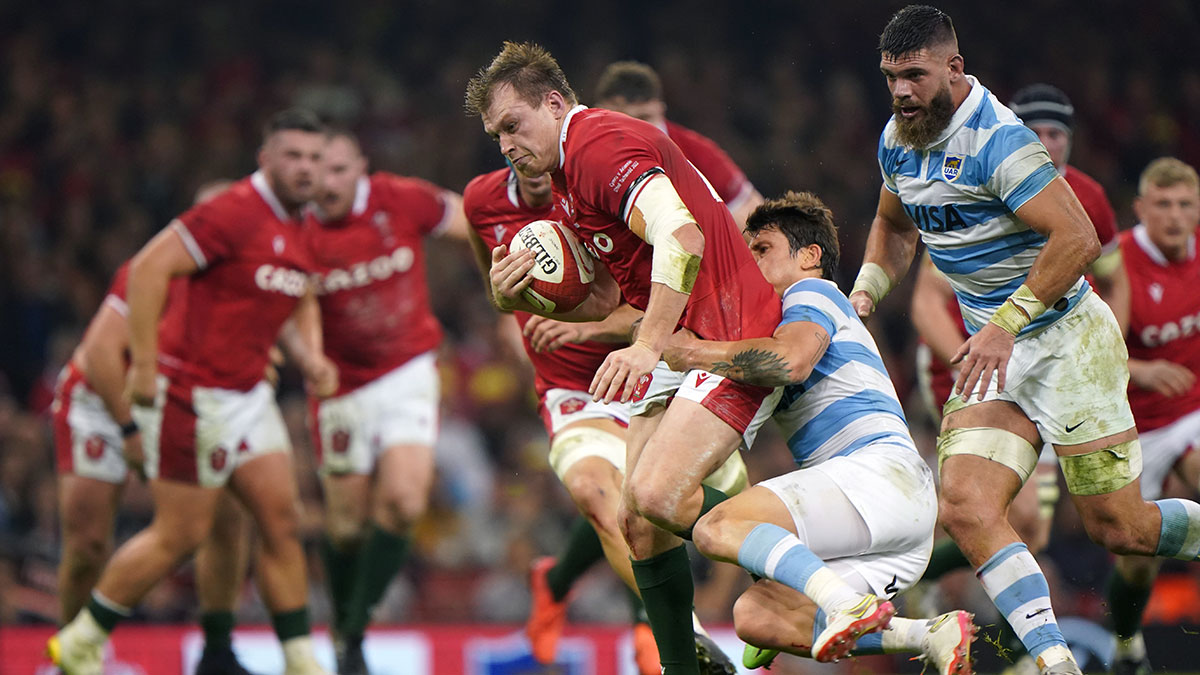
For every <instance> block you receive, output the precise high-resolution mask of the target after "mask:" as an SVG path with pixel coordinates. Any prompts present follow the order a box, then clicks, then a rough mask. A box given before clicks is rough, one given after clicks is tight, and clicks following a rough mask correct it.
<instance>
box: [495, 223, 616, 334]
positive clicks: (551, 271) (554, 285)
mask: <svg viewBox="0 0 1200 675" xmlns="http://www.w3.org/2000/svg"><path fill="white" fill-rule="evenodd" d="M525 248H527V249H529V250H531V251H533V256H534V264H533V269H532V270H530V272H529V274H530V276H532V277H533V283H531V284H529V288H526V289H525V290H524V291H523V295H524V297H525V299H526V300H527V301H528V302H529V304H531V305H533V306H534V307H538V308H540V309H541V310H542V311H545V312H569V311H571V310H572V309H575V308H576V307H578V306H579V303H581V302H583V301H584V300H585V299H587V296H588V295H589V294H590V293H591V292H592V280H594V279H595V278H596V266H595V260H593V258H592V256H591V254H590V253H588V252H587V251H586V250H585V249H584V248H583V244H580V243H579V239H578V238H576V237H575V235H574V234H573V233H572V232H571V231H570V230H568V229H567V228H566V227H564V226H562V225H561V224H559V223H557V222H555V221H553V220H535V221H533V222H532V223H529V224H528V225H526V226H525V227H522V228H521V229H520V230H519V231H518V232H517V234H516V235H515V236H514V237H513V239H512V243H511V244H509V246H508V249H509V252H511V253H516V252H517V251H520V250H521V249H525Z"/></svg>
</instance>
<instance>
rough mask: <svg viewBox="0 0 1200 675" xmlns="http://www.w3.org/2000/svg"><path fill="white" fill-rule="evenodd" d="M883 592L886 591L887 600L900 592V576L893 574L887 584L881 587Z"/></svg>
mask: <svg viewBox="0 0 1200 675" xmlns="http://www.w3.org/2000/svg"><path fill="white" fill-rule="evenodd" d="M883 592H884V593H887V597H888V599H889V600H890V599H892V598H894V597H896V594H897V593H899V592H900V577H899V576H898V575H895V574H893V575H892V580H891V581H889V582H888V583H887V585H886V586H884V587H883Z"/></svg>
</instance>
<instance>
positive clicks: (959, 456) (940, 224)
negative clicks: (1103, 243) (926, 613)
mask: <svg viewBox="0 0 1200 675" xmlns="http://www.w3.org/2000/svg"><path fill="white" fill-rule="evenodd" d="M879 49H880V52H881V59H880V70H881V72H882V73H883V75H884V77H885V79H886V82H887V86H888V90H889V92H890V93H891V95H892V100H893V111H894V112H895V115H894V116H893V118H892V119H891V120H890V121H889V122H888V124H887V126H886V128H885V129H884V132H883V134H882V135H881V137H880V143H879V149H878V155H879V157H878V159H879V165H880V170H881V173H882V176H883V182H884V184H883V187H882V188H881V189H880V196H879V206H878V211H877V213H876V217H875V220H874V221H873V223H872V225H871V233H870V236H869V237H868V239H867V248H866V253H865V255H864V260H863V266H862V269H861V270H860V272H859V275H858V279H857V281H856V282H855V286H854V290H853V292H852V293H851V294H850V299H851V302H852V303H853V304H854V306H855V308H856V310H857V311H858V313H859V315H860V316H864V317H866V316H869V315H870V313H871V311H872V310H873V309H874V307H875V306H877V304H878V302H879V301H880V300H881V299H882V298H883V297H884V296H885V295H886V294H887V292H888V291H889V290H890V289H891V287H892V286H893V285H894V284H895V283H896V280H898V279H900V278H901V277H902V276H903V275H904V273H905V271H906V270H907V268H908V265H909V263H910V262H911V261H912V257H913V254H914V252H915V249H916V242H917V240H918V239H921V240H923V241H924V242H925V244H926V246H927V247H928V248H929V251H930V257H931V258H932V259H933V261H934V263H935V264H936V265H937V266H938V269H940V270H941V271H942V272H943V273H944V274H945V275H946V277H947V279H949V280H950V283H951V285H952V286H953V287H954V290H955V293H956V294H957V295H958V297H959V305H960V307H961V309H962V313H963V319H964V322H965V324H966V326H967V328H968V330H969V331H970V332H971V333H972V335H971V337H970V338H969V339H968V340H967V341H966V342H965V343H964V344H963V346H962V347H961V348H960V349H959V350H958V352H956V354H955V359H954V361H955V362H956V363H961V364H962V366H961V370H960V373H959V377H958V380H957V381H956V382H955V387H954V393H955V395H954V396H952V397H951V398H950V400H949V401H948V402H947V403H946V406H945V409H944V412H945V417H944V419H943V421H942V431H941V434H940V435H939V437H938V457H939V462H940V468H941V476H942V491H941V495H940V501H939V507H940V508H939V520H940V522H941V524H942V526H943V527H944V528H945V529H946V531H947V532H948V533H949V534H950V536H951V537H953V538H954V540H955V542H956V543H957V544H958V546H959V548H961V549H962V552H963V554H964V555H965V556H966V557H967V559H968V560H970V561H971V564H972V565H973V566H978V567H977V572H976V574H977V576H978V577H979V579H980V582H981V583H982V585H983V587H984V590H985V591H987V593H988V595H989V596H990V597H991V598H992V601H993V602H994V603H995V605H996V607H997V608H998V609H999V610H1000V611H1001V613H1002V614H1003V615H1004V616H1005V618H1006V619H1007V620H1008V622H1009V624H1010V625H1011V626H1012V627H1013V629H1014V631H1015V632H1016V634H1017V636H1018V637H1019V638H1020V639H1021V642H1022V643H1023V644H1024V645H1025V647H1026V649H1027V650H1028V652H1029V654H1030V655H1031V656H1032V657H1033V658H1034V659H1035V661H1036V663H1037V665H1038V667H1039V669H1040V670H1041V671H1042V672H1043V673H1064V674H1065V673H1078V672H1080V671H1079V666H1078V664H1076V663H1075V660H1074V657H1073V655H1072V654H1071V651H1070V650H1069V649H1068V648H1067V644H1066V640H1065V639H1064V638H1063V635H1062V631H1061V630H1059V627H1058V623H1057V619H1056V618H1055V615H1054V611H1053V608H1052V606H1051V602H1050V593H1049V587H1048V586H1047V584H1046V579H1045V577H1044V576H1043V575H1042V573H1041V570H1040V568H1039V567H1038V564H1037V561H1036V560H1035V559H1034V557H1033V556H1032V555H1031V554H1030V553H1029V550H1028V548H1027V547H1026V546H1025V544H1024V543H1022V542H1021V541H1020V540H1019V539H1018V538H1017V535H1016V533H1015V531H1013V529H1012V527H1011V526H1009V524H1008V522H1007V518H1006V516H1007V511H1008V506H1009V504H1010V503H1011V502H1012V500H1013V497H1014V496H1015V495H1016V493H1017V491H1018V490H1019V489H1020V487H1021V485H1022V484H1023V483H1024V481H1025V480H1026V479H1027V478H1028V477H1029V475H1030V474H1031V473H1032V471H1033V468H1034V466H1035V465H1036V464H1037V456H1038V452H1037V450H1036V448H1039V447H1040V446H1041V445H1042V444H1043V443H1052V444H1053V445H1054V449H1055V452H1056V454H1057V455H1058V457H1059V464H1060V466H1061V467H1062V470H1063V475H1064V477H1065V479H1066V484H1067V489H1068V491H1069V492H1070V493H1071V496H1072V501H1073V502H1074V504H1075V506H1076V508H1077V510H1078V511H1079V515H1080V517H1081V520H1082V521H1083V524H1084V527H1085V528H1086V529H1087V531H1088V534H1089V536H1091V537H1092V538H1093V539H1094V540H1095V541H1097V542H1099V543H1101V544H1102V545H1104V546H1105V547H1106V548H1108V549H1109V550H1112V551H1114V552H1116V553H1120V554H1137V555H1153V556H1160V557H1174V558H1178V559H1182V560H1197V559H1198V557H1200V504H1196V503H1194V502H1190V501H1186V500H1180V499H1161V500H1158V501H1155V502H1147V501H1145V500H1144V499H1143V498H1142V496H1141V494H1140V490H1139V486H1138V481H1139V476H1140V474H1141V470H1142V454H1141V445H1140V443H1139V442H1138V438H1137V430H1136V429H1135V428H1134V420H1133V414H1132V412H1131V411H1130V409H1129V404H1128V400H1127V399H1126V397H1125V388H1126V385H1127V383H1128V371H1127V369H1126V368H1125V367H1124V366H1125V363H1126V350H1125V345H1124V342H1123V340H1122V336H1121V333H1120V328H1119V325H1118V323H1117V321H1116V319H1115V318H1114V317H1113V315H1112V311H1111V310H1109V309H1108V307H1107V305H1105V304H1104V303H1103V302H1102V301H1101V300H1100V299H1099V298H1097V297H1096V296H1095V294H1093V293H1092V292H1091V288H1090V286H1089V285H1088V283H1087V282H1086V281H1085V280H1084V279H1083V273H1084V272H1085V270H1086V267H1087V265H1088V264H1089V263H1090V262H1091V261H1093V260H1095V259H1096V257H1097V256H1098V255H1099V253H1100V244H1099V241H1097V239H1096V233H1095V229H1094V228H1093V227H1092V226H1091V224H1090V223H1089V222H1088V218H1087V214H1086V213H1085V212H1084V211H1083V208H1082V206H1080V204H1079V200H1078V199H1077V198H1076V197H1075V195H1074V193H1073V192H1072V191H1071V188H1070V186H1069V185H1068V184H1067V183H1066V181H1065V180H1063V179H1062V178H1061V176H1059V175H1058V172H1057V171H1056V170H1055V168H1054V164H1053V162H1052V161H1051V160H1050V156H1049V155H1048V154H1047V153H1046V149H1045V146H1043V145H1042V144H1041V143H1040V142H1039V141H1038V140H1037V138H1036V136H1035V135H1034V134H1033V132H1032V131H1030V130H1029V129H1028V128H1027V127H1025V126H1024V125H1022V124H1021V123H1020V120H1019V119H1018V118H1017V117H1016V115H1014V114H1013V113H1012V112H1011V111H1010V110H1008V109H1007V108H1005V107H1004V105H1003V104H1002V103H1000V102H999V100H997V99H996V97H995V96H994V95H992V94H991V93H990V92H989V91H988V90H987V89H986V88H985V87H984V86H983V84H981V83H980V82H979V81H978V80H976V79H975V78H973V77H971V76H969V75H967V74H966V73H965V71H964V66H963V63H964V62H963V57H962V55H961V54H960V53H959V51H958V38H957V36H956V35H955V32H954V26H953V23H952V22H951V20H950V17H948V16H947V15H946V14H945V13H943V12H941V11H940V10H938V9H936V8H933V7H929V6H925V5H910V6H908V7H905V8H904V9H902V10H900V11H899V12H897V13H896V14H895V15H894V16H893V17H892V19H891V20H890V21H889V22H888V25H887V26H886V27H885V28H884V31H883V34H882V36H881V37H880V41H879ZM931 162H935V163H936V164H933V165H932V168H931V169H930V170H929V171H924V170H922V169H921V167H922V166H925V165H926V164H928V163H931Z"/></svg>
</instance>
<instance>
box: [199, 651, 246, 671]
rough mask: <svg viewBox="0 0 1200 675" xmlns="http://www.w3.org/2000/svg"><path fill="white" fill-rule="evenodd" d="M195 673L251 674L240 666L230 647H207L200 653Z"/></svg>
mask: <svg viewBox="0 0 1200 675" xmlns="http://www.w3.org/2000/svg"><path fill="white" fill-rule="evenodd" d="M195 675H252V674H251V673H250V671H248V670H246V669H245V668H243V667H242V664H241V663H239V662H238V660H237V655H236V654H234V653H233V650H232V649H208V648H205V650H204V653H203V654H201V655H200V662H199V663H197V664H196V673H195Z"/></svg>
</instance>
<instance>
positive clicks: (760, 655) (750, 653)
mask: <svg viewBox="0 0 1200 675" xmlns="http://www.w3.org/2000/svg"><path fill="white" fill-rule="evenodd" d="M776 656H779V650H778V649H766V648H763V647H755V646H754V645H746V647H745V648H744V649H742V665H743V666H745V667H746V668H747V669H749V670H754V669H755V668H768V669H769V668H770V667H771V663H773V662H774V661H775V657H776Z"/></svg>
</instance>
